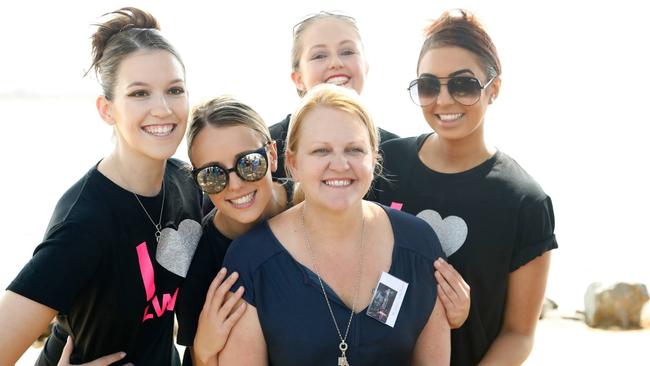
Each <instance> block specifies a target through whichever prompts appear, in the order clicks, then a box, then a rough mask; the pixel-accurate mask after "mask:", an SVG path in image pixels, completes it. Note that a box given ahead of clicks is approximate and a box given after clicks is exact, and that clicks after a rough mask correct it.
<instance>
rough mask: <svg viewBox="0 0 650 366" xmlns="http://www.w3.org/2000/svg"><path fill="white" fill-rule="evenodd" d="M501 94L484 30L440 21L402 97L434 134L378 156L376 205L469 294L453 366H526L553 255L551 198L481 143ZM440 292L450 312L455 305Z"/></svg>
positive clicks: (447, 291)
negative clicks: (418, 232)
mask: <svg viewBox="0 0 650 366" xmlns="http://www.w3.org/2000/svg"><path fill="white" fill-rule="evenodd" d="M500 87H501V63H500V61H499V57H498V55H497V51H496V47H495V46H494V44H493V43H492V40H491V38H490V36H489V35H488V34H487V32H486V31H485V29H484V28H483V26H482V25H481V23H479V22H478V20H476V18H475V17H474V16H473V15H472V14H470V13H469V12H467V11H464V10H460V11H455V12H446V13H444V14H443V15H442V16H441V17H440V18H438V20H436V21H435V22H433V24H432V25H431V27H430V28H429V29H428V30H427V34H426V39H425V41H424V43H423V45H422V49H421V51H420V56H419V58H418V65H417V78H416V79H415V80H413V81H412V82H411V83H410V84H409V88H408V89H409V92H410V95H411V99H412V100H413V102H414V103H415V104H416V105H417V106H419V107H420V108H422V114H423V116H424V119H425V120H426V122H427V123H428V125H429V126H430V127H431V129H432V130H433V131H430V132H428V133H426V134H423V135H421V136H418V137H410V138H404V139H395V140H391V141H388V142H386V143H385V144H382V146H381V148H382V150H383V151H384V153H385V154H384V156H385V160H384V169H385V170H384V171H385V174H386V176H387V178H388V179H386V180H381V181H379V182H377V183H378V184H377V186H376V187H375V192H374V193H375V194H376V198H377V200H378V201H379V202H381V203H383V204H386V205H391V206H397V207H400V208H401V209H402V211H406V212H408V213H411V214H414V215H417V216H418V217H420V218H422V219H424V220H425V221H427V222H428V223H429V225H431V226H432V227H433V228H434V229H435V231H436V232H437V234H438V236H439V237H440V241H441V242H442V246H443V248H444V249H445V254H446V255H447V258H448V260H449V263H451V264H452V265H453V266H454V267H455V268H456V269H457V270H458V272H460V274H461V275H462V276H463V278H464V279H465V280H466V281H467V283H468V284H469V285H470V286H471V288H472V294H471V307H470V309H469V317H468V318H467V321H466V322H465V324H463V326H461V327H460V328H459V329H454V330H452V332H451V364H452V365H520V364H522V363H523V362H524V361H525V360H526V358H527V357H528V354H529V353H530V351H531V349H532V346H533V338H534V334H535V326H536V324H537V319H538V318H539V312H540V308H541V305H542V301H543V298H544V290H545V288H546V279H547V277H548V269H549V264H550V260H551V254H550V251H551V250H552V249H554V248H557V242H556V240H555V235H554V233H553V232H554V228H555V218H554V214H553V205H552V203H551V198H550V197H549V196H548V195H547V194H546V193H544V191H543V190H542V188H541V187H540V186H539V184H538V183H537V182H535V180H534V179H533V178H532V177H531V176H530V175H528V173H526V171H525V170H524V169H523V168H522V167H521V166H520V165H519V164H518V163H517V162H516V161H515V160H514V159H512V158H511V157H509V156H508V155H506V154H505V153H503V152H501V151H499V150H497V149H496V148H494V147H492V146H488V145H487V144H486V142H485V139H484V129H485V126H486V124H485V122H484V120H485V116H486V113H487V110H488V109H489V107H490V105H491V104H492V103H494V102H495V100H496V98H497V96H498V94H499V89H500ZM440 282H441V284H440V287H439V289H438V292H439V293H440V298H441V299H442V302H443V303H446V302H447V301H450V299H452V298H453V297H454V296H456V295H455V292H454V291H453V290H452V289H451V288H448V287H447V286H445V283H444V282H442V281H440Z"/></svg>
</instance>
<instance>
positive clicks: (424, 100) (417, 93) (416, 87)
mask: <svg viewBox="0 0 650 366" xmlns="http://www.w3.org/2000/svg"><path fill="white" fill-rule="evenodd" d="M409 93H410V95H411V100H413V103H415V104H417V105H419V106H427V105H429V104H431V103H433V102H434V101H435V100H436V98H437V97H438V94H440V80H438V79H437V78H432V77H421V78H418V79H416V80H413V81H412V82H411V84H410V85H409Z"/></svg>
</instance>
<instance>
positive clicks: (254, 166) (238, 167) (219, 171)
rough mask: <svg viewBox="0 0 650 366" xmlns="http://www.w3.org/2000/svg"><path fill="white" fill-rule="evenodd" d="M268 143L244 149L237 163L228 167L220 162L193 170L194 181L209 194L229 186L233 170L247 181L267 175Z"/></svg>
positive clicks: (237, 158)
mask: <svg viewBox="0 0 650 366" xmlns="http://www.w3.org/2000/svg"><path fill="white" fill-rule="evenodd" d="M267 145H268V144H266V145H264V146H262V147H261V148H259V149H257V150H253V151H244V152H242V153H240V154H238V155H237V156H236V157H235V165H234V166H233V167H232V168H230V169H226V168H224V167H223V166H221V164H219V163H209V164H206V165H204V166H202V167H200V168H196V169H194V170H192V176H193V177H194V181H195V182H196V184H198V185H199V187H200V188H201V190H202V191H203V192H205V193H207V194H216V193H219V192H221V191H223V190H224V189H226V186H228V180H229V177H230V173H231V172H235V173H236V174H237V176H238V177H239V178H241V179H242V180H245V181H247V182H256V181H258V180H260V179H262V178H264V176H265V175H266V171H267V170H268V168H269V162H268V158H267V157H266V152H267V151H268V148H267Z"/></svg>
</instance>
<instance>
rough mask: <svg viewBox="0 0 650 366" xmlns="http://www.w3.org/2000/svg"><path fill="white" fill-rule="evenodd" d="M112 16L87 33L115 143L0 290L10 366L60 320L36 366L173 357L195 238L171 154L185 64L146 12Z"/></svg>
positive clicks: (0, 340) (184, 187)
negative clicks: (179, 300) (180, 297)
mask: <svg viewBox="0 0 650 366" xmlns="http://www.w3.org/2000/svg"><path fill="white" fill-rule="evenodd" d="M108 15H110V19H109V20H107V21H106V22H103V23H102V24H99V25H98V29H97V30H96V32H95V33H94V35H93V37H92V46H93V63H92V68H94V69H95V71H96V74H97V76H98V79H99V82H100V84H101V87H102V95H100V96H99V97H97V100H96V106H97V110H98V112H99V115H100V117H101V118H102V119H103V120H104V121H105V122H106V123H107V124H108V125H110V126H112V127H113V132H114V135H115V140H116V144H115V148H114V149H113V151H112V152H111V154H110V155H108V156H106V157H105V158H103V159H102V160H101V161H100V162H99V163H97V165H96V166H93V167H92V168H91V169H90V170H89V171H88V172H87V173H86V174H85V175H84V176H83V177H82V178H81V179H80V180H79V181H78V182H77V183H75V184H74V185H73V186H72V187H70V189H69V190H68V191H67V192H66V193H65V194H64V195H63V196H62V197H61V199H60V200H59V202H58V203H57V205H56V208H55V210H54V213H53V215H52V218H51V220H50V224H49V226H48V228H47V231H46V233H45V237H44V239H43V242H42V243H41V244H40V245H39V246H38V247H37V248H36V249H35V251H34V256H33V257H32V259H31V260H30V261H29V262H28V263H27V264H26V265H25V267H24V268H23V270H22V271H21V272H20V274H18V276H17V277H16V278H15V279H14V281H13V282H12V283H11V284H10V285H9V287H8V290H7V292H6V293H5V294H4V296H3V297H2V300H1V301H0V344H2V351H0V364H2V365H9V364H12V365H13V364H14V363H15V362H16V361H17V360H18V358H19V357H20V355H21V354H22V353H23V352H24V351H25V350H26V349H27V347H29V345H30V344H31V343H32V342H33V341H34V339H36V337H37V336H38V335H39V334H41V332H42V331H43V329H45V328H46V327H47V325H48V324H49V323H50V321H51V320H52V319H53V318H54V317H55V316H56V322H55V324H54V326H53V329H52V335H51V336H50V337H49V338H48V340H47V342H46V343H45V346H44V348H43V351H42V352H41V354H40V357H39V359H38V360H37V365H54V364H56V362H57V361H58V360H59V358H60V357H61V358H62V359H61V363H60V364H67V363H68V362H71V363H74V364H79V363H82V362H90V361H92V360H96V359H97V360H96V361H95V362H93V364H102V365H104V364H106V365H107V364H113V363H114V362H117V361H118V360H120V359H121V361H122V362H132V363H135V364H137V365H178V364H180V358H179V356H178V353H177V351H176V347H175V345H174V341H173V328H174V305H175V301H176V297H177V294H178V290H179V287H180V286H181V284H182V282H183V280H184V278H185V275H186V273H187V269H188V267H189V264H190V261H191V258H192V255H193V254H194V249H195V248H196V245H197V243H198V241H199V237H200V235H201V225H200V224H199V222H200V220H201V212H200V201H199V199H200V194H199V192H198V190H197V189H196V187H195V186H194V185H193V184H192V181H191V179H190V178H189V176H188V174H187V168H186V165H185V164H183V163H181V162H179V161H176V160H174V159H171V156H172V155H173V154H174V153H175V152H176V149H177V148H178V145H179V144H180V142H181V140H182V138H183V135H184V133H185V128H186V126H187V118H188V112H189V106H188V99H187V93H186V91H185V67H184V65H183V62H182V61H181V58H180V56H179V54H178V53H177V52H176V50H175V49H174V48H173V47H172V46H171V45H170V44H169V42H168V41H167V40H166V39H165V38H164V37H163V36H162V35H161V33H160V32H159V30H158V29H159V26H158V22H157V21H156V19H155V18H154V17H153V16H151V15H150V14H148V13H146V12H144V11H142V10H139V9H135V8H123V9H120V10H118V11H115V12H112V13H110V14H108ZM66 338H67V341H66ZM64 345H65V348H64ZM73 345H74V347H73ZM109 354H112V355H110V356H108V357H103V356H106V355H109ZM100 357H102V358H101V359H98V358H100Z"/></svg>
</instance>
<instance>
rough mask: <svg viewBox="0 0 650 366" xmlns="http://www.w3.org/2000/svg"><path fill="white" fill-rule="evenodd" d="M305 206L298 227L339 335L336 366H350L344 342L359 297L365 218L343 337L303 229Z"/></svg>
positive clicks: (362, 222)
mask: <svg viewBox="0 0 650 366" xmlns="http://www.w3.org/2000/svg"><path fill="white" fill-rule="evenodd" d="M305 206H306V205H305V204H303V206H302V208H301V210H300V226H301V227H302V232H303V234H304V235H305V243H306V244H307V248H308V249H309V254H310V255H311V261H312V264H313V265H314V272H316V277H318V283H320V288H321V290H322V291H323V297H325V303H327V308H328V309H329V311H330V315H331V316H332V320H333V321H334V326H335V327H336V333H338V335H339V339H340V340H341V343H339V350H340V351H341V356H340V357H339V358H338V366H350V364H349V363H348V359H347V357H346V356H345V352H346V351H347V350H348V344H347V343H346V340H347V339H348V332H349V331H350V325H351V324H352V317H353V316H354V308H355V306H356V304H357V299H358V297H359V288H360V287H361V273H362V266H363V230H364V226H365V221H366V219H365V217H363V218H362V219H361V235H360V238H359V246H360V248H361V254H360V255H359V265H358V268H359V271H358V272H357V286H356V289H355V290H354V300H352V310H350V318H349V319H348V325H347V327H346V328H345V335H342V334H341V329H340V328H339V324H338V323H337V322H336V317H335V316H334V311H332V305H331V304H330V300H329V297H328V296H327V292H326V291H325V286H324V285H323V280H322V279H321V277H320V273H319V271H318V265H317V264H316V255H315V254H314V249H313V248H312V246H311V243H310V242H309V235H308V234H307V228H306V227H305Z"/></svg>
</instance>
